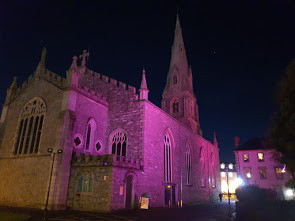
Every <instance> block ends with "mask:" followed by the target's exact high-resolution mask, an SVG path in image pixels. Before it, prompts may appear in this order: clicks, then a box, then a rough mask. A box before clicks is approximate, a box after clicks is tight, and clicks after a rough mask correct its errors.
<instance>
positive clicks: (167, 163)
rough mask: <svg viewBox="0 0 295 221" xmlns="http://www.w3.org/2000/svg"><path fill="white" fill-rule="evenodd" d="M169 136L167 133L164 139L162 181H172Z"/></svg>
mask: <svg viewBox="0 0 295 221" xmlns="http://www.w3.org/2000/svg"><path fill="white" fill-rule="evenodd" d="M171 146H172V144H171V137H170V136H169V135H168V133H166V134H165V139H164V181H165V182H172V148H171Z"/></svg>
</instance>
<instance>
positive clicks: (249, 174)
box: [244, 168, 251, 179]
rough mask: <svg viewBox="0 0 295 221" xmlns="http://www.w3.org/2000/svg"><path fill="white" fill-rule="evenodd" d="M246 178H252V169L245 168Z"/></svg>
mask: <svg viewBox="0 0 295 221" xmlns="http://www.w3.org/2000/svg"><path fill="white" fill-rule="evenodd" d="M244 176H245V178H246V179H250V178H251V168H244Z"/></svg>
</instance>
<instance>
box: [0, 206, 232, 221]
mask: <svg viewBox="0 0 295 221" xmlns="http://www.w3.org/2000/svg"><path fill="white" fill-rule="evenodd" d="M231 206H232V207H234V203H232V204H231ZM0 211H5V212H12V213H21V214H30V215H31V216H32V219H30V221H44V220H48V221H92V220H97V221H229V220H230V219H229V218H228V216H227V214H228V204H227V203H225V202H224V203H207V204H195V205H189V206H185V207H183V208H152V209H149V210H128V211H118V212H115V213H94V212H81V211H59V212H49V214H47V219H44V212H43V211H40V210H28V209H18V208H3V207H2V208H0ZM232 212H234V210H233V211H232ZM1 221H2V220H1ZM3 221H4V220H3Z"/></svg>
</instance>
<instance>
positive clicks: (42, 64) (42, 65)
mask: <svg viewBox="0 0 295 221" xmlns="http://www.w3.org/2000/svg"><path fill="white" fill-rule="evenodd" d="M46 53H47V49H46V48H45V47H43V49H42V54H41V58H40V61H39V64H38V66H37V70H36V73H37V74H41V73H45V70H46V67H45V64H46Z"/></svg>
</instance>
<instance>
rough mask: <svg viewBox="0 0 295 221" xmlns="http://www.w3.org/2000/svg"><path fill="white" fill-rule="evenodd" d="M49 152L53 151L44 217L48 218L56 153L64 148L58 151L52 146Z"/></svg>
mask: <svg viewBox="0 0 295 221" xmlns="http://www.w3.org/2000/svg"><path fill="white" fill-rule="evenodd" d="M47 152H48V153H53V155H52V161H51V170H50V177H49V185H48V190H47V196H46V203H45V214H44V217H43V219H45V220H47V210H48V201H49V193H50V187H51V179H52V173H53V166H54V160H55V155H56V154H60V153H62V150H57V152H53V149H52V148H48V149H47Z"/></svg>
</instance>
